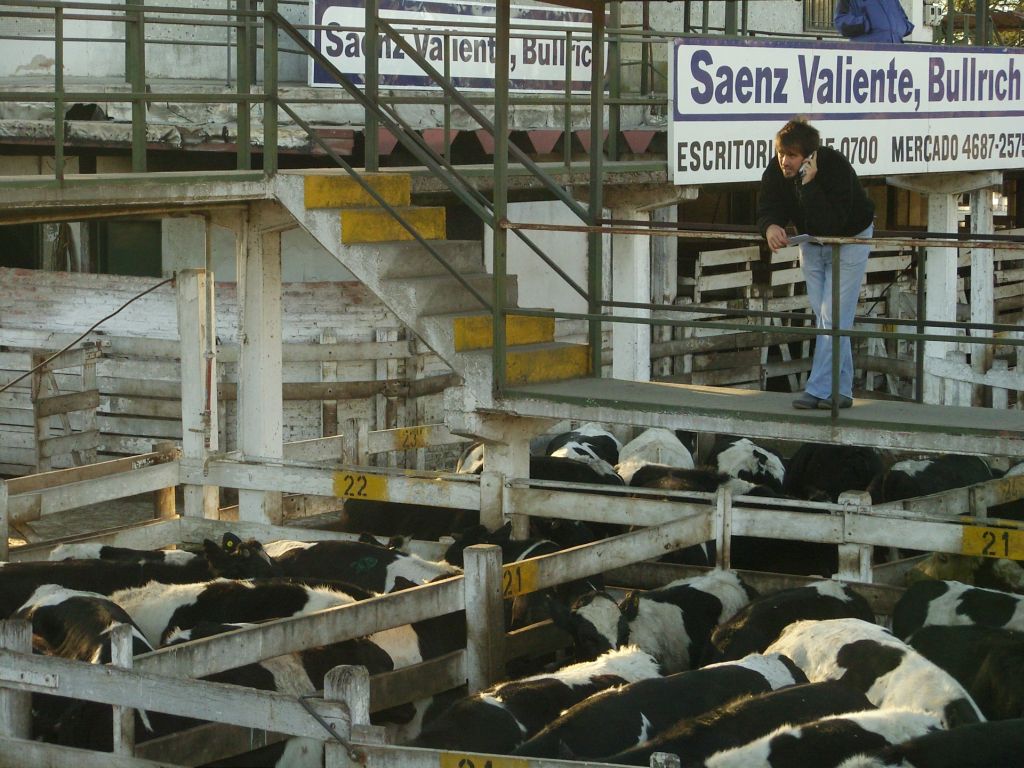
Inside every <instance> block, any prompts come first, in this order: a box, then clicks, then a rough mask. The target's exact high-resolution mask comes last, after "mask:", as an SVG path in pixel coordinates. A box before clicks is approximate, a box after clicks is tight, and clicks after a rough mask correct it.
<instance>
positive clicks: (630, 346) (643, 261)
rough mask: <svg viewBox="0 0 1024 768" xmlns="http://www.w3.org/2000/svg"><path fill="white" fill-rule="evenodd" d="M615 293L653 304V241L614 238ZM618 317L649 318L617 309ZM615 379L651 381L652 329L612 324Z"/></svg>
mask: <svg viewBox="0 0 1024 768" xmlns="http://www.w3.org/2000/svg"><path fill="white" fill-rule="evenodd" d="M612 218H613V219H619V220H624V221H649V220H650V214H649V213H646V212H641V211H638V210H636V209H635V208H629V207H622V208H613V209H612ZM612 291H613V294H612V295H613V298H614V299H615V301H631V302H637V303H644V304H646V303H650V301H651V238H650V237H649V236H645V235H615V236H613V237H612ZM614 313H615V314H616V315H624V316H627V317H642V318H650V316H651V311H650V310H649V309H629V308H625V307H615V308H614ZM612 378H614V379H626V380H627V381H650V379H651V329H650V326H648V325H646V324H640V323H612Z"/></svg>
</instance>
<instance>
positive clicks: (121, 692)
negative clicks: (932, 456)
mask: <svg viewBox="0 0 1024 768" xmlns="http://www.w3.org/2000/svg"><path fill="white" fill-rule="evenodd" d="M337 442H338V438H333V439H329V441H328V442H327V443H325V446H326V445H332V444H333V446H334V448H332V449H330V450H335V449H336V447H337ZM304 453H305V455H306V456H310V455H315V454H316V450H315V448H314V446H312V445H310V444H308V443H307V444H306V445H305V446H304ZM335 455H336V454H335ZM121 462H123V460H115V462H112V463H115V464H116V468H114V467H109V468H107V469H108V472H107V473H106V474H104V473H103V471H101V470H100V469H98V468H101V467H103V464H100V465H95V467H96V468H97V469H94V470H93V472H94V474H95V476H94V477H91V478H87V479H82V468H73V469H70V470H57V471H55V472H53V473H49V474H50V475H51V477H50V478H48V480H49V482H47V483H45V484H36V485H35V486H31V485H28V484H27V483H23V484H22V485H20V486H19V484H18V483H19V481H17V480H15V481H7V483H5V485H4V487H3V491H4V494H5V496H0V502H2V503H0V515H2V518H3V519H4V520H5V521H6V520H8V519H11V518H12V517H13V518H17V517H18V516H19V515H23V514H33V513H34V511H39V510H53V509H57V508H60V505H61V503H62V502H61V501H60V499H62V498H63V499H67V498H68V495H69V494H74V496H75V497H76V498H78V499H82V498H101V497H102V498H110V496H111V494H114V493H120V494H125V495H127V494H133V493H139V492H142V491H144V490H148V491H155V492H156V493H158V494H160V493H166V492H167V490H168V489H173V488H174V487H175V486H176V485H178V484H181V483H188V484H191V483H203V484H210V485H219V486H222V487H231V488H236V489H239V490H278V491H284V492H290V491H291V492H295V493H301V494H312V495H316V496H321V497H335V498H342V499H343V498H345V497H346V495H349V494H351V490H350V489H351V488H353V487H355V486H354V484H355V485H359V486H360V487H365V488H370V489H373V490H372V493H374V494H376V495H377V496H378V497H379V498H382V499H388V500H391V501H402V500H412V499H415V501H416V502H417V503H419V504H422V505H424V506H428V507H437V508H443V507H470V508H474V509H476V510H478V511H479V512H480V513H481V519H484V520H486V519H488V518H487V516H488V515H494V514H498V515H502V514H503V515H507V516H509V517H511V518H512V519H513V520H516V519H519V518H522V517H561V518H571V519H580V520H586V521H590V522H595V523H599V522H604V523H627V524H629V525H632V526H635V527H636V529H635V530H633V531H631V532H629V533H625V534H622V535H620V536H616V537H613V538H609V539H606V540H603V541H600V542H596V543H591V544H586V545H582V546H578V547H574V548H571V549H568V550H565V551H562V552H559V553H555V554H551V555H545V556H541V557H536V558H531V559H528V560H524V561H521V562H518V563H514V564H508V565H504V566H503V565H502V564H501V554H500V550H499V548H497V547H494V546H477V547H473V548H471V549H470V550H468V551H467V556H466V562H465V571H464V574H463V575H461V576H456V577H452V578H449V579H446V580H444V581H440V582H437V583H433V584H427V585H423V586H419V587H415V588H413V589H409V590H405V591H401V592H398V593H393V594H389V595H382V596H380V597H373V598H371V599H368V600H363V601H360V602H357V603H355V604H353V605H350V606H344V607H340V608H334V609H328V610H325V611H321V612H318V613H316V614H313V615H308V616H300V617H294V618H286V619H279V620H276V621H271V622H268V623H266V624H263V625H259V626H254V627H251V628H247V629H240V630H236V631H234V632H231V633H229V634H226V635H219V636H214V637H210V638H206V639H202V640H196V641H192V642H189V643H186V644H183V645H178V646H172V647H168V648H162V649H160V650H157V651H154V652H152V653H149V654H145V655H140V656H136V657H135V658H132V657H131V653H130V650H129V651H127V652H124V651H123V649H122V650H121V651H120V652H118V651H115V653H114V658H115V660H116V664H115V665H112V666H102V665H91V664H86V663H81V662H74V661H69V660H65V659H56V658H49V657H40V656H34V655H31V653H30V639H31V631H30V628H29V626H28V624H27V623H25V622H15V621H7V622H4V623H3V625H2V626H3V629H2V631H0V637H2V645H3V650H2V651H0V669H2V670H5V671H4V672H3V674H2V677H0V688H2V691H0V715H2V717H0V724H2V727H3V734H2V738H0V743H2V748H3V754H5V755H12V754H17V755H18V764H19V765H71V764H75V765H79V766H86V765H113V766H134V765H137V766H145V765H156V764H159V765H197V764H202V763H203V762H208V761H210V760H213V759H216V758H218V757H224V756H227V755H228V754H231V753H235V752H238V751H243V750H246V749H250V748H252V747H253V746H254V745H260V744H264V743H272V742H274V741H277V740H280V739H283V738H286V737H301V738H305V739H310V740H312V742H313V743H315V744H316V745H317V746H316V747H315V748H316V749H323V751H324V755H325V763H324V764H325V765H326V766H336V765H349V764H350V763H353V762H356V763H360V764H363V765H368V766H369V765H379V766H385V765H387V766H390V765H401V766H416V765H421V764H422V765H428V764H429V765H437V764H438V762H439V761H440V764H442V765H449V764H450V765H470V764H472V765H476V764H481V765H482V764H484V763H486V762H487V761H490V762H491V763H492V764H495V765H496V764H499V763H500V762H501V761H504V760H508V759H509V758H504V757H496V756H490V757H484V756H481V757H480V758H479V759H478V758H477V756H475V755H472V754H455V753H446V752H438V751H435V750H424V749H418V748H410V747H399V746H395V745H392V744H388V743H387V739H386V736H385V734H384V731H383V730H382V729H381V728H380V727H378V726H371V725H370V724H369V722H370V721H369V715H370V713H371V712H375V711H378V710H382V709H386V708H388V707H391V706H394V705H396V704H400V703H403V702H408V701H412V700H415V699H418V698H422V697H423V696H427V695H430V694H433V693H437V692H440V691H443V690H445V689H450V688H455V687H458V686H460V685H463V684H468V686H469V689H470V690H471V691H472V690H479V689H481V688H484V687H486V686H487V685H489V684H490V683H492V682H494V681H495V680H497V679H499V678H500V677H501V676H502V673H501V670H502V669H503V668H504V664H505V662H506V661H507V660H509V659H512V658H516V657H521V656H530V655H536V654H540V653H542V652H546V651H550V650H552V649H556V648H559V647H561V646H564V644H565V637H564V636H563V635H562V634H561V633H560V632H559V631H558V630H555V629H554V628H553V627H552V626H551V625H550V623H548V622H543V623H541V624H537V625H531V626H529V627H526V628H524V629H520V630H516V631H513V632H511V633H507V632H506V631H505V630H504V622H503V619H502V618H501V617H502V602H503V600H504V599H507V598H511V597H514V596H516V595H520V594H525V593H530V592H534V591H538V590H542V589H545V588H548V587H551V586H554V585H558V584H562V583H565V582H568V581H571V580H574V579H579V578H585V577H587V576H591V575H593V574H597V573H605V574H607V577H606V578H607V579H608V582H609V583H610V584H614V585H616V586H621V587H624V588H626V587H629V588H634V587H635V588H652V587H656V586H658V585H660V584H664V583H666V582H668V581H670V580H672V579H673V578H678V577H680V576H681V575H686V574H692V573H694V572H695V569H693V568H687V567H685V566H675V565H670V564H665V563H651V562H647V561H650V560H652V559H654V558H657V557H659V556H661V555H663V554H665V553H668V552H671V551H673V550H677V549H681V548H683V547H686V546H689V545H692V544H696V543H699V542H702V541H708V540H714V541H716V543H717V544H718V552H719V566H721V567H728V565H729V551H730V547H729V542H730V539H731V537H733V536H758V537H763V538H778V539H796V540H802V541H815V542H820V543H824V544H829V545H834V546H836V547H837V548H838V550H839V555H840V556H839V563H840V572H839V573H838V574H837V575H836V578H837V579H840V580H843V581H848V582H851V583H852V584H854V585H855V587H856V589H857V590H858V591H860V592H861V593H862V594H863V595H864V596H865V597H867V598H868V600H869V601H870V603H871V605H872V609H873V610H874V611H875V612H876V614H878V615H879V616H883V617H884V616H886V615H888V614H889V612H890V611H891V608H892V606H893V604H894V603H895V601H896V599H897V598H898V596H899V594H900V593H901V591H902V590H901V589H899V588H898V587H894V586H892V585H890V584H886V583H874V582H876V581H877V580H881V579H884V578H886V577H885V576H882V575H881V574H882V573H883V570H882V569H879V571H878V572H877V573H876V572H875V571H874V569H873V568H872V566H871V552H872V549H873V548H875V547H896V546H899V545H901V544H905V542H907V541H909V540H912V541H914V542H915V543H916V546H920V547H922V548H924V549H928V550H932V551H939V552H950V553H977V554H992V553H991V552H986V551H985V548H986V547H987V546H992V545H993V544H994V545H996V546H1003V545H1004V544H1003V543H1004V542H1005V546H1007V547H1016V546H1017V540H1018V537H1019V536H1022V535H1024V533H1022V532H1021V531H1020V529H1019V527H1018V526H1017V525H1015V524H1014V523H1009V522H1006V521H1001V520H998V521H997V520H992V521H988V520H985V519H984V518H985V515H986V510H987V508H988V507H989V506H991V505H994V504H997V503H1003V502H1005V501H1008V500H1011V499H1016V498H1020V497H1024V484H1022V483H1021V482H1020V481H1019V479H1016V478H1003V479H999V480H993V481H990V482H987V483H983V484H981V485H977V486H974V487H971V488H964V489H958V490H956V491H949V492H945V493H943V494H937V495H935V496H933V497H927V498H919V499H912V500H907V501H904V502H898V503H895V504H889V505H877V506H872V505H871V503H870V500H869V499H868V498H866V497H865V496H863V495H858V494H852V495H850V496H846V497H844V498H843V499H842V500H841V501H840V503H838V504H826V503H810V502H801V503H800V504H799V506H796V505H794V503H793V502H792V500H788V501H787V500H784V499H764V498H755V497H734V496H732V495H731V494H730V493H729V491H728V490H727V489H725V488H722V489H720V490H719V491H718V492H717V493H682V492H660V491H659V492H656V493H655V492H650V491H646V492H645V491H642V490H638V489H635V488H634V489H628V492H627V491H626V490H625V489H621V490H619V491H616V490H614V489H612V490H609V488H608V487H606V486H601V487H595V486H588V485H582V484H581V485H575V486H571V485H570V486H566V484H561V483H551V482H542V481H536V480H529V479H525V478H503V477H501V476H497V475H495V474H494V473H485V474H483V475H481V476H466V475H445V474H441V475H438V474H432V475H426V474H425V473H424V474H423V475H419V474H417V473H415V472H408V471H404V472H400V471H396V470H389V469H382V468H370V467H365V466H358V465H340V464H337V463H335V462H332V461H320V462H315V461H309V460H306V461H302V460H295V459H284V460H280V461H275V462H258V461H245V462H242V461H237V460H232V459H230V458H226V457H225V458H211V459H209V460H208V461H207V462H205V463H204V464H202V465H198V464H197V465H190V464H189V463H188V462H186V461H183V460H182V459H181V458H179V457H178V456H177V455H174V454H168V453H158V454H155V455H152V456H149V457H146V460H145V461H141V460H140V461H138V462H136V465H135V466H132V465H131V464H126V463H121ZM62 477H64V478H66V479H67V480H68V481H69V482H68V483H66V484H62V483H61V478H62ZM100 488H104V489H106V490H105V491H99V490H97V489H100ZM90 489H93V490H92V491H90ZM111 489H116V490H111ZM11 491H13V492H11ZM90 494H92V495H90ZM598 494H600V495H598ZM349 497H351V496H349ZM63 503H64V504H67V503H68V502H66V501H65V502H63ZM965 509H967V510H970V511H971V512H972V514H973V515H975V516H976V517H973V518H965V517H952V518H951V517H950V511H951V510H960V511H962V510H965ZM25 510H29V511H28V512H26V511H25ZM769 510H770V511H771V512H772V514H770V515H767V514H764V512H766V511H769ZM155 514H158V513H155ZM954 514H955V513H954ZM225 531H231V532H233V533H236V534H238V535H241V536H246V537H253V538H257V539H259V540H262V541H271V540H276V539H282V538H287V539H300V540H306V541H314V540H322V539H330V538H346V537H349V538H351V536H350V535H349V534H341V533H332V532H329V531H317V530H314V529H309V528H298V527H289V526H272V525H264V524H258V523H252V522H241V521H237V522H234V521H221V520H207V519H202V518H196V517H187V516H177V515H173V514H171V515H168V516H165V517H159V516H158V517H155V518H154V519H153V520H152V521H147V522H145V523H143V524H137V525H132V526H126V527H124V528H122V529H119V530H114V531H106V532H103V533H102V534H99V535H98V537H92V538H98V539H99V540H102V541H104V542H105V543H116V544H120V545H126V546H136V547H145V548H159V547H167V546H182V545H189V544H196V543H198V542H200V541H202V540H203V539H204V538H217V537H219V536H220V535H222V534H223V533H224V532H225ZM986 533H992V541H991V542H989V541H988V539H987V538H986ZM80 538H85V539H88V538H90V537H80ZM986 542H987V543H986ZM55 543H56V542H40V543H37V544H31V545H25V546H21V547H16V548H13V549H12V550H11V552H10V560H11V561H14V562H16V561H28V560H37V559H45V558H46V557H47V556H48V554H49V551H50V550H51V549H52V547H53V545H54V544H55ZM412 546H413V549H414V551H417V552H419V553H421V554H422V555H423V556H426V557H434V558H436V557H439V556H440V553H441V552H442V550H443V546H444V545H443V544H442V543H439V542H413V544H412ZM743 576H744V578H745V579H749V581H750V583H751V584H752V585H754V586H759V585H760V586H762V587H774V588H779V587H781V586H792V585H797V584H802V583H806V582H807V581H808V579H806V578H803V577H799V576H782V575H778V574H766V573H763V574H762V573H751V572H744V573H743ZM460 611H465V614H466V626H467V641H466V645H465V648H464V649H462V650H459V651H456V652H455V653H452V654H448V655H446V656H444V657H441V658H437V659H432V660H430V661H427V662H424V663H422V664H418V665H414V666H411V667H408V668H404V669H397V670H395V671H393V672H388V673H385V674H379V675H374V676H372V677H370V676H368V675H367V673H366V671H365V669H360V668H338V669H336V670H335V671H334V672H332V673H331V674H329V675H328V676H327V678H326V679H325V681H324V687H323V690H322V692H321V694H319V695H317V696H315V697H296V696H293V695H290V694H285V693H277V692H268V691H257V690H247V689H244V688H239V687H237V686H231V685H226V684H220V683H213V682H209V681H204V680H197V679H194V678H197V677H200V676H203V675H209V674H213V673H216V672H220V671H223V670H226V669H229V668H232V667H237V666H239V665H240V664H245V663H251V662H256V661H260V660H263V659H269V658H273V657H276V656H280V655H282V654H287V653H290V652H293V651H297V650H301V649H304V648H309V647H314V646H317V645H323V644H325V643H331V642H337V641H341V640H345V639H350V638H357V637H362V636H366V635H368V634H372V633H374V632H378V631H381V630H385V629H388V628H392V627H398V626H401V625H404V624H408V623H411V622H416V621H422V620H426V619H430V618H435V617H438V616H443V615H446V614H451V613H456V612H460ZM120 637H121V638H122V639H121V642H122V643H124V642H127V639H126V638H127V635H126V634H124V633H122V635H120ZM127 647H129V649H130V644H129V645H128V646H127ZM31 693H50V694H56V695H60V696H66V697H70V698H80V699H85V700H90V701H96V702H101V703H103V704H108V705H113V706H114V707H115V708H116V709H115V711H116V712H118V713H119V716H118V717H115V718H114V726H113V727H114V745H115V750H114V753H113V754H110V753H90V752H83V751H81V750H73V749H70V748H67V747H59V746H56V745H48V744H42V743H38V742H31V741H26V740H25V739H26V736H27V728H28V717H29V714H28V707H29V696H30V694H31ZM133 709H138V710H146V711H164V712H168V713H171V714H180V715H188V716H190V717H197V718H200V719H204V720H209V721H211V723H210V724H209V725H206V726H200V727H199V728H198V729H193V730H192V731H188V732H185V733H183V734H179V735H176V736H172V737H164V738H161V739H158V740H153V741H150V742H146V741H140V742H139V743H138V744H136V743H135V737H134V734H133V732H132V727H131V726H132V724H133V723H134V719H133V717H131V716H129V715H130V713H131V710H133ZM515 760H516V763H515V764H516V765H523V766H525V765H527V764H530V765H536V766H542V765H545V764H547V763H549V762H553V763H558V764H564V762H563V761H547V760H537V759H530V760H521V759H520V758H516V759H515Z"/></svg>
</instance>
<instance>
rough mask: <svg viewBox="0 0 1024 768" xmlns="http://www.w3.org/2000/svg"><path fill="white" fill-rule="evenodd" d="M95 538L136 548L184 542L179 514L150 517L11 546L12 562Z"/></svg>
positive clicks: (45, 556)
mask: <svg viewBox="0 0 1024 768" xmlns="http://www.w3.org/2000/svg"><path fill="white" fill-rule="evenodd" d="M79 541H91V542H96V543H100V544H109V545H111V546H116V547H130V548H132V549H164V548H165V547H171V546H178V545H180V544H181V543H182V541H183V539H182V536H181V529H180V525H179V518H177V517H174V518H166V519H160V520H146V521H143V522H137V523H131V524H129V525H122V526H117V527H115V528H107V529H104V530H103V531H100V532H97V533H90V534H86V535H82V536H72V537H63V538H61V539H60V540H59V541H37V542H33V543H31V544H25V545H22V546H20V547H14V548H13V549H11V557H10V561H11V562H12V563H20V562H36V561H40V560H48V559H49V555H50V551H51V550H52V549H53V548H54V547H55V546H56V545H57V544H58V543H60V544H63V543H67V542H79Z"/></svg>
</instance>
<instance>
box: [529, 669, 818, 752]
mask: <svg viewBox="0 0 1024 768" xmlns="http://www.w3.org/2000/svg"><path fill="white" fill-rule="evenodd" d="M806 682H807V678H806V676H805V675H804V673H803V672H801V671H800V670H799V669H797V667H796V665H795V664H793V662H791V661H790V660H789V659H787V658H786V657H784V656H779V655H778V654H775V655H772V656H762V655H760V654H752V655H750V656H747V657H746V658H743V659H740V660H739V661H735V662H728V663H725V664H712V665H710V666H707V667H704V668H702V669H693V670H689V671H687V672H677V673H675V674H673V675H668V676H667V677H654V678H650V679H648V680H641V681H639V682H636V683H630V684H629V685H624V686H622V687H617V688H609V689H608V690H606V691H602V692H601V693H596V694H594V695H593V696H590V697H589V698H586V699H584V700H583V701H581V702H580V703H579V704H575V705H573V706H572V707H569V708H568V709H567V710H565V711H564V712H563V713H562V714H561V715H560V716H559V717H558V719H557V720H555V721H554V722H552V723H549V724H548V725H547V726H545V727H544V728H543V729H542V730H541V731H540V732H539V733H537V735H536V736H534V737H533V738H531V739H529V740H527V741H525V742H524V743H523V744H522V745H521V746H520V747H519V748H518V749H516V750H515V752H514V753H513V754H515V755H519V756H523V757H547V758H563V757H568V756H572V757H573V758H575V759H577V760H580V759H592V760H600V759H601V758H603V757H607V756H608V755H613V754H615V753H617V752H622V751H623V750H626V749H629V748H631V747H634V746H636V745H638V744H641V743H643V742H645V741H647V740H648V739H651V738H653V737H655V736H656V735H657V734H659V733H661V732H662V731H664V730H665V729H667V728H668V727H670V726H672V725H674V724H675V723H677V722H679V721H680V720H684V719H686V718H690V717H696V716H698V715H701V714H703V713H704V712H707V711H708V710H710V709H714V708H715V707H719V706H722V705H723V704H727V703H728V702H730V701H733V700H734V699H737V698H740V697H741V696H749V695H752V694H757V693H765V692H767V691H773V690H777V689H779V688H784V687H786V686H789V685H796V684H798V683H806Z"/></svg>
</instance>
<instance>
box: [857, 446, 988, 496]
mask: <svg viewBox="0 0 1024 768" xmlns="http://www.w3.org/2000/svg"><path fill="white" fill-rule="evenodd" d="M992 477H993V474H992V469H991V468H990V467H989V465H988V464H987V463H986V462H985V460H984V459H981V458H979V457H977V456H959V455H955V454H947V455H943V456H934V457H926V458H921V459H907V460H904V461H899V462H897V463H895V464H893V465H892V466H891V467H889V469H887V470H886V471H884V472H882V473H881V474H880V475H879V476H878V477H876V478H875V479H874V480H872V481H871V485H870V486H869V487H868V490H869V491H870V493H871V500H872V502H874V503H875V504H882V503H885V502H888V501H900V500H902V499H913V498H917V497H918V496H928V495H929V494H932V493H939V492H940V491H948V490H951V489H953V488H963V487H965V486H968V485H974V484H975V483H982V482H985V481H986V480H991V479H992Z"/></svg>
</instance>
